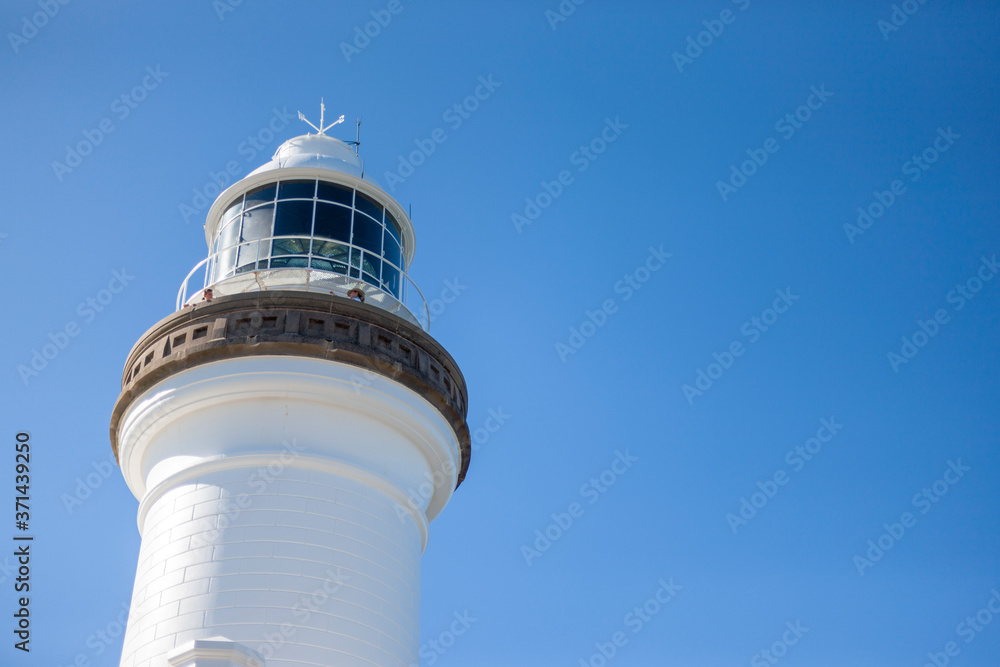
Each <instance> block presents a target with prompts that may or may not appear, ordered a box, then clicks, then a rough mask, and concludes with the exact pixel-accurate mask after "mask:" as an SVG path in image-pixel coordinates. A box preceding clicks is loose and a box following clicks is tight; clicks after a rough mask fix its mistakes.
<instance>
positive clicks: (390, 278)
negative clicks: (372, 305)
mask: <svg viewBox="0 0 1000 667" xmlns="http://www.w3.org/2000/svg"><path fill="white" fill-rule="evenodd" d="M382 287H383V289H385V291H387V292H388V293H389V294H391V295H393V296H394V297H396V298H397V299H398V298H399V271H397V270H396V269H394V268H392V267H391V266H389V265H388V264H383V265H382Z"/></svg>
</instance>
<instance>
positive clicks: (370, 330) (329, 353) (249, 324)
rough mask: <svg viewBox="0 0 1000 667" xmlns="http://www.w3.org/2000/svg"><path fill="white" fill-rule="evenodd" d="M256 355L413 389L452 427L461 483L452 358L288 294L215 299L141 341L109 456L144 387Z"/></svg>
mask: <svg viewBox="0 0 1000 667" xmlns="http://www.w3.org/2000/svg"><path fill="white" fill-rule="evenodd" d="M257 355H290V356H299V357H310V358H318V359H330V360H333V361H338V362H341V363H345V364H350V365H353V366H357V367H358V368H361V369H363V370H365V371H369V372H372V373H377V374H379V375H383V376H385V377H387V378H390V379H392V380H394V381H395V382H399V383H400V384H402V385H404V386H406V387H408V388H409V389H412V390H413V391H415V392H416V393H417V394H419V395H420V396H422V397H423V398H425V399H426V400H427V401H428V402H429V403H430V404H431V405H433V406H434V407H435V408H437V410H438V411H439V412H440V413H441V414H442V415H443V416H444V418H445V420H446V421H447V422H448V423H449V424H451V427H452V429H454V431H455V434H456V435H457V436H458V441H459V443H460V446H461V450H462V466H461V469H460V471H459V476H458V483H459V484H461V483H462V480H463V479H465V473H466V472H467V471H468V468H469V458H470V455H471V441H470V437H469V426H468V424H467V423H466V416H467V414H468V392H467V390H466V386H465V378H464V377H462V372H461V371H460V370H459V368H458V365H457V364H456V363H455V360H454V359H452V358H451V355H450V354H448V352H447V351H446V350H445V349H444V348H443V347H441V345H440V344H438V342H437V341H435V340H434V339H433V338H431V337H430V336H429V335H428V334H427V333H426V332H424V331H423V330H422V329H420V328H419V327H417V326H415V325H413V324H410V323H409V322H407V321H405V320H403V319H401V318H398V317H396V316H395V315H391V314H389V313H387V312H385V311H384V310H381V309H380V308H377V307H375V306H370V305H366V304H362V303H357V302H355V301H351V300H349V299H345V298H343V297H339V296H334V295H325V294H315V293H310V292H295V291H268V292H251V293H247V294H236V295H232V296H222V297H217V298H215V299H214V300H212V301H210V302H201V303H197V304H195V305H193V306H189V307H186V308H183V309H182V310H179V311H177V312H176V313H174V314H172V315H170V316H168V317H165V318H164V319H162V320H160V321H159V322H158V323H157V324H155V325H154V326H153V327H152V328H151V329H150V330H149V331H147V332H146V333H145V334H143V336H142V338H140V339H139V341H138V342H137V343H136V344H135V346H134V347H133V348H132V351H131V352H130V353H129V356H128V361H127V362H126V363H125V371H124V373H123V374H122V392H121V395H119V397H118V400H117V402H116V403H115V408H114V412H113V413H112V416H111V447H112V449H113V450H114V453H115V457H116V458H117V457H118V425H119V421H120V420H121V418H122V415H124V413H125V410H126V409H127V408H128V406H129V405H130V404H131V402H132V401H133V400H134V399H135V398H136V397H137V396H139V395H141V394H142V393H143V392H144V391H146V390H147V389H148V388H149V387H151V386H153V385H154V384H156V383H157V382H159V381H160V380H162V379H164V378H166V377H168V376H170V375H171V374H173V373H177V372H179V371H182V370H186V369H188V368H194V367H196V366H199V365H201V364H206V363H210V362H213V361H219V360H222V359H232V358H236V357H243V356H257Z"/></svg>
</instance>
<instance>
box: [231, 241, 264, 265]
mask: <svg viewBox="0 0 1000 667" xmlns="http://www.w3.org/2000/svg"><path fill="white" fill-rule="evenodd" d="M258 246H259V247H260V256H259V257H258V252H257V250H258ZM270 247H271V242H270V241H261V242H260V243H256V242H252V243H245V244H243V245H241V246H240V256H239V259H238V260H237V262H236V264H237V266H236V273H244V272H246V271H253V270H255V269H257V268H262V269H263V268H266V267H267V256H268V254H270V253H269V250H270ZM258 260H260V261H259V262H258Z"/></svg>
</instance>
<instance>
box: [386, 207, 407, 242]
mask: <svg viewBox="0 0 1000 667" xmlns="http://www.w3.org/2000/svg"><path fill="white" fill-rule="evenodd" d="M385 221H386V223H387V224H386V228H387V229H388V230H389V233H390V234H392V236H393V238H395V239H396V241H398V242H399V243H400V245H402V243H403V232H401V231H400V229H401V228H400V226H399V223H398V222H396V218H394V217H393V215H392V213H389V211H388V210H387V211H386V212H385Z"/></svg>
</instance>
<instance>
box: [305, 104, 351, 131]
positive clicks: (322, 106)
mask: <svg viewBox="0 0 1000 667" xmlns="http://www.w3.org/2000/svg"><path fill="white" fill-rule="evenodd" d="M325 115H326V104H324V103H323V98H322V97H321V98H319V127H316V126H315V125H313V124H312V123H310V122H309V120H308V119H307V118H306V117H305V114H303V113H302V112H301V111H300V112H299V120H301V121H302V122H304V123H305V124H306V125H308V126H309V127H311V128H312V129H314V130H316V133H317V134H326V131H327V130H329V129H330V128H331V127H333V126H334V125H336V124H337V123H343V122H344V116H343V115H341V116H340V118H338V119H337V120H335V121H333V122H332V123H330V124H329V125H327V126H326V127H323V117H324V116H325Z"/></svg>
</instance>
